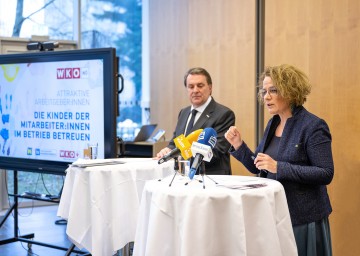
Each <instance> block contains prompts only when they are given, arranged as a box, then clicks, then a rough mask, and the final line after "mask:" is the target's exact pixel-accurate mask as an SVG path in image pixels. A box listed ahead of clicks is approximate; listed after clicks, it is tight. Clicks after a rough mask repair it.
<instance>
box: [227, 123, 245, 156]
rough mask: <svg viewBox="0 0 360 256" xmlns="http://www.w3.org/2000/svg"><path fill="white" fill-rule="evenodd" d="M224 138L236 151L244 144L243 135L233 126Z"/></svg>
mask: <svg viewBox="0 0 360 256" xmlns="http://www.w3.org/2000/svg"><path fill="white" fill-rule="evenodd" d="M224 136H225V139H227V141H228V142H229V143H230V144H231V145H232V146H233V147H234V149H235V150H238V149H239V148H240V146H241V144H242V143H243V141H242V139H241V134H240V132H239V130H238V129H237V128H236V127H235V126H231V127H230V128H229V130H228V131H227V132H226V133H225V135H224Z"/></svg>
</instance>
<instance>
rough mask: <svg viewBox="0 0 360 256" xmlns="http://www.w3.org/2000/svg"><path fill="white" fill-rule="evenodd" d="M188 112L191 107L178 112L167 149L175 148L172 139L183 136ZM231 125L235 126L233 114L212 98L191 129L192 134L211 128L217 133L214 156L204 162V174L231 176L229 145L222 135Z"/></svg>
mask: <svg viewBox="0 0 360 256" xmlns="http://www.w3.org/2000/svg"><path fill="white" fill-rule="evenodd" d="M190 112H191V106H188V107H186V108H183V109H182V110H181V111H180V113H179V117H178V122H177V125H176V128H175V132H174V135H173V138H172V139H171V141H170V143H169V146H168V147H169V148H171V149H173V148H175V144H174V142H173V139H174V138H176V137H177V136H179V135H181V134H184V132H185V126H186V122H187V120H188V117H189V114H190ZM232 125H235V114H234V112H233V111H232V110H230V109H229V108H227V107H225V106H223V105H221V104H219V103H217V102H215V100H214V98H213V99H212V100H211V101H210V103H209V105H208V106H207V107H206V109H205V110H204V112H203V113H202V114H201V116H200V117H199V119H198V120H197V121H196V123H195V125H194V127H193V128H192V129H191V132H193V131H195V130H198V129H204V128H207V127H211V128H213V129H214V130H215V131H216V132H217V142H216V145H215V147H214V149H213V153H214V156H213V158H212V159H211V161H210V162H205V173H206V174H210V175H211V174H222V175H224V174H231V166H230V154H229V152H228V151H229V148H230V146H231V145H230V144H229V142H228V141H227V140H226V139H225V137H224V134H225V132H226V131H227V130H228V129H229V127H230V126H232Z"/></svg>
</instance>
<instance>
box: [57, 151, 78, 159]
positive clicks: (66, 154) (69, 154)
mask: <svg viewBox="0 0 360 256" xmlns="http://www.w3.org/2000/svg"><path fill="white" fill-rule="evenodd" d="M60 157H65V158H75V151H68V150H60Z"/></svg>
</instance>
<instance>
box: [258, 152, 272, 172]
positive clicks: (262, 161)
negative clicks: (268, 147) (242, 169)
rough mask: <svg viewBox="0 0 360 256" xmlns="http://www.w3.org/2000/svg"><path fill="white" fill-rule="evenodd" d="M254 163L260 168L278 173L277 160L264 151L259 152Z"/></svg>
mask: <svg viewBox="0 0 360 256" xmlns="http://www.w3.org/2000/svg"><path fill="white" fill-rule="evenodd" d="M254 164H255V166H256V168H258V169H259V170H266V171H268V172H272V173H277V161H275V160H274V159H272V158H271V157H270V156H269V155H266V154H264V153H258V154H257V156H256V158H255V160H254Z"/></svg>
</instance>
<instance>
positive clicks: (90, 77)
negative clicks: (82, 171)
mask: <svg viewBox="0 0 360 256" xmlns="http://www.w3.org/2000/svg"><path fill="white" fill-rule="evenodd" d="M0 67H1V68H0V114H1V124H0V156H3V157H17V158H27V159H38V160H50V161H64V162H72V161H74V160H76V159H78V158H83V157H84V149H87V148H88V146H89V145H90V144H98V158H104V102H103V101H104V95H103V94H104V88H103V86H104V77H103V74H104V73H103V67H104V65H103V60H102V59H92V60H76V61H55V62H37V63H21V64H3V65H0Z"/></svg>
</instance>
